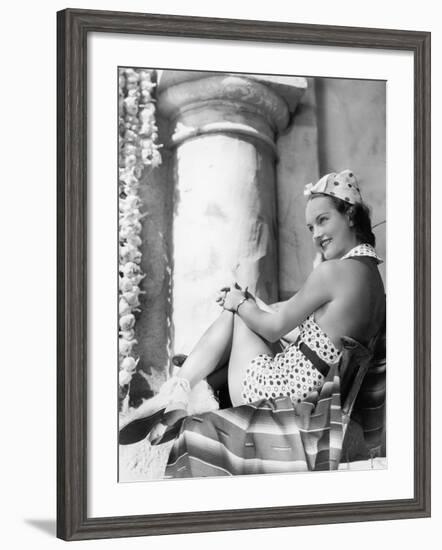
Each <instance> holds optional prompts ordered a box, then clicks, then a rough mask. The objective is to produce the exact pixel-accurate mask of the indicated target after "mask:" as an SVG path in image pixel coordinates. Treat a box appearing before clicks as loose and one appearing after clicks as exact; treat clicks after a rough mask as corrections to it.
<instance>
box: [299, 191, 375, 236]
mask: <svg viewBox="0 0 442 550" xmlns="http://www.w3.org/2000/svg"><path fill="white" fill-rule="evenodd" d="M315 197H327V198H329V199H330V201H331V202H332V203H333V206H334V207H335V208H336V210H337V211H338V212H339V213H340V214H343V215H347V216H348V217H349V219H350V220H351V221H352V222H353V229H354V232H355V234H356V238H357V239H358V240H359V241H360V243H361V244H362V243H367V244H371V246H375V244H376V237H375V236H374V233H373V231H372V228H371V219H370V209H369V208H368V206H367V205H366V204H364V203H361V202H357V203H356V204H350V203H348V202H346V201H343V200H341V199H338V198H337V197H332V196H331V195H327V194H325V193H315V194H314V195H311V196H310V200H311V199H314V198H315Z"/></svg>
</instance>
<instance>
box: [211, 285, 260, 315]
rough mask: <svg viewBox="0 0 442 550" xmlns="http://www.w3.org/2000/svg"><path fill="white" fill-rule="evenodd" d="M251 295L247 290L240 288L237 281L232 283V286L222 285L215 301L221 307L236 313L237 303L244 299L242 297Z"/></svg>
mask: <svg viewBox="0 0 442 550" xmlns="http://www.w3.org/2000/svg"><path fill="white" fill-rule="evenodd" d="M250 296H251V295H250V293H249V292H248V290H247V287H246V288H245V290H242V289H241V287H240V286H239V284H238V283H236V282H235V283H233V285H232V286H224V287H223V288H221V289H220V291H219V294H218V297H217V299H216V302H217V304H218V305H219V306H221V307H222V308H223V309H227V310H228V311H232V312H233V313H236V310H237V308H238V305H239V304H240V302H242V301H243V300H244V298H247V299H248V298H249V297H250Z"/></svg>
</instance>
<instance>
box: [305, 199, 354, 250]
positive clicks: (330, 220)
mask: <svg viewBox="0 0 442 550" xmlns="http://www.w3.org/2000/svg"><path fill="white" fill-rule="evenodd" d="M305 217H306V222H307V227H308V229H309V231H310V232H311V234H312V238H313V242H314V244H315V247H316V248H317V249H318V250H319V251H320V252H321V253H322V255H323V258H324V259H325V260H333V259H337V258H342V256H344V255H345V254H346V253H347V252H348V251H349V250H351V249H352V248H354V247H355V246H356V245H357V244H358V243H357V240H356V236H355V233H354V231H353V230H352V228H351V226H350V224H351V222H350V220H349V218H348V216H347V215H346V214H341V213H340V212H338V211H337V210H336V208H335V206H334V204H333V202H332V201H331V200H330V199H329V198H328V197H323V196H320V197H315V198H313V199H311V200H309V201H308V203H307V207H306V211H305Z"/></svg>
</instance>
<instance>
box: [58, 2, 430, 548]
mask: <svg viewBox="0 0 442 550" xmlns="http://www.w3.org/2000/svg"><path fill="white" fill-rule="evenodd" d="M57 25H58V27H57V28H58V60H57V67H58V80H57V83H58V90H57V97H58V104H57V115H58V140H57V143H58V166H57V170H58V172H57V174H58V188H57V196H58V203H57V209H58V213H57V215H58V391H57V403H58V407H57V434H58V439H57V442H58V449H57V452H58V460H57V466H58V470H57V487H58V506H57V534H58V536H59V537H60V538H62V539H64V540H81V539H93V538H110V537H127V536H142V535H159V534H173V533H189V532H203V531H220V530H232V529H248V528H250V529H252V528H261V527H263V528H265V527H282V526H295V525H311V524H320V523H336V522H352V521H369V520H380V519H399V518H414V517H426V516H429V515H430V34H429V33H427V32H419V31H402V30H386V29H369V28H350V27H331V26H323V25H304V24H303V25H299V24H293V23H283V22H281V23H276V22H264V21H246V20H227V19H209V18H199V17H179V16H165V15H152V14H139V13H122V12H121V13H120V12H105V11H92V10H76V9H67V10H64V11H61V12H59V13H58V20H57ZM343 260H345V261H343Z"/></svg>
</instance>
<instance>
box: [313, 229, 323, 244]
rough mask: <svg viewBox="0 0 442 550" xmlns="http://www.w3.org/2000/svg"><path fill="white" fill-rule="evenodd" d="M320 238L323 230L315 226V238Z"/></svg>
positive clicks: (315, 239)
mask: <svg viewBox="0 0 442 550" xmlns="http://www.w3.org/2000/svg"><path fill="white" fill-rule="evenodd" d="M320 238H321V231H320V229H319V227H314V228H313V240H314V241H317V240H319V239H320Z"/></svg>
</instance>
